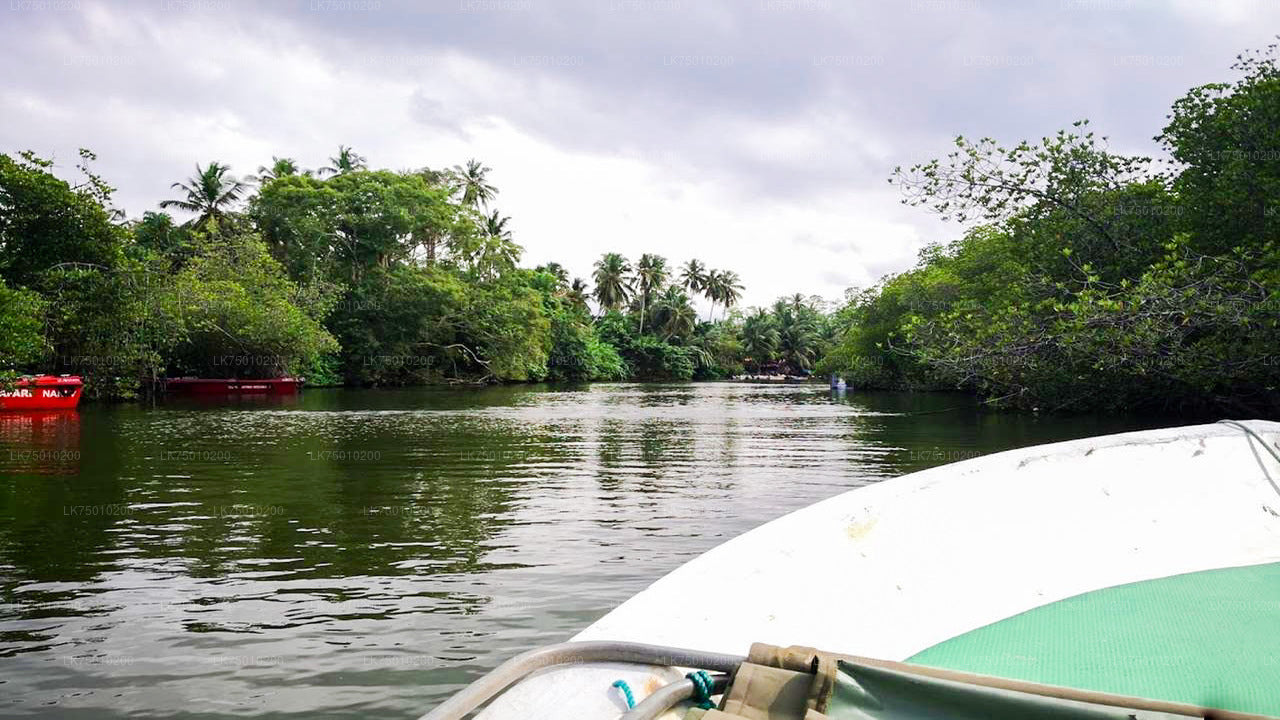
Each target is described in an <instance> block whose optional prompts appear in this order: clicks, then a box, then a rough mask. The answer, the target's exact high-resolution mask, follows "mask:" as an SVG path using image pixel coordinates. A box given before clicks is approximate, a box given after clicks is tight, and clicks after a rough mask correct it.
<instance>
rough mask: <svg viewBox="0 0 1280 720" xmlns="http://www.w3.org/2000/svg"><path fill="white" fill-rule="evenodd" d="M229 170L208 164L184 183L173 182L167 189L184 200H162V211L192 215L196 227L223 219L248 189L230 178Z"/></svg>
mask: <svg viewBox="0 0 1280 720" xmlns="http://www.w3.org/2000/svg"><path fill="white" fill-rule="evenodd" d="M230 171H231V168H230V167H227V166H226V165H223V164H221V163H216V162H211V163H209V164H208V165H206V166H205V167H204V168H201V167H200V166H199V165H196V174H195V175H193V176H192V177H191V178H190V179H188V180H187V181H186V182H185V183H181V182H176V183H174V184H173V185H171V186H170V187H172V188H173V189H175V190H181V191H182V192H183V193H184V194H185V195H186V198H185V199H183V200H162V201H161V202H160V207H162V208H178V209H179V210H185V211H187V212H189V213H196V214H197V215H198V217H197V218H196V224H197V225H204V224H208V223H212V225H213V226H214V227H217V221H218V220H219V219H221V218H223V217H225V216H226V214H227V212H229V211H230V209H231V206H232V205H234V204H235V203H236V202H238V201H239V200H240V196H241V195H242V194H244V191H245V190H246V189H248V187H249V186H248V185H246V184H245V183H243V182H240V181H239V180H236V179H235V178H234V177H232V176H231V175H228V174H227V173H229V172H230Z"/></svg>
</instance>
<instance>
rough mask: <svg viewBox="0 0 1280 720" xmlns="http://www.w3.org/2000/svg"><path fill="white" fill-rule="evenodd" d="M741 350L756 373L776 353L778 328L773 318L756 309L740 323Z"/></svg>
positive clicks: (765, 312) (764, 311)
mask: <svg viewBox="0 0 1280 720" xmlns="http://www.w3.org/2000/svg"><path fill="white" fill-rule="evenodd" d="M742 349H743V350H744V351H745V352H746V353H747V357H748V358H750V359H751V363H752V365H753V366H754V368H755V370H756V371H759V370H760V366H761V365H762V364H764V363H765V362H768V361H770V360H772V359H773V357H774V354H775V353H777V352H778V328H777V324H776V323H775V322H774V319H773V316H772V315H770V314H769V313H768V312H767V311H766V310H763V309H759V308H757V309H756V311H755V312H753V313H751V314H750V315H748V316H747V319H746V320H744V321H743V322H742Z"/></svg>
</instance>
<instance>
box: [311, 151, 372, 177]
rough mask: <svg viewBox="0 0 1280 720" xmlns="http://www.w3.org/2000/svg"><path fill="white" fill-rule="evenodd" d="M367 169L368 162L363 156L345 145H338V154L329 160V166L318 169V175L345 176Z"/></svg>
mask: <svg viewBox="0 0 1280 720" xmlns="http://www.w3.org/2000/svg"><path fill="white" fill-rule="evenodd" d="M368 167H369V165H368V160H367V159H366V158H365V157H364V156H363V155H358V154H356V151H355V150H352V149H351V148H350V147H349V146H347V145H339V146H338V154H337V155H334V156H333V157H331V158H329V164H328V165H327V166H325V167H322V168H320V174H321V175H346V174H347V173H350V172H356V171H357V170H365V169H367V168H368Z"/></svg>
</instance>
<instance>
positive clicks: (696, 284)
mask: <svg viewBox="0 0 1280 720" xmlns="http://www.w3.org/2000/svg"><path fill="white" fill-rule="evenodd" d="M680 282H681V284H683V285H684V288H685V289H686V290H688V291H689V292H691V293H700V292H702V291H703V289H704V288H705V287H706V286H707V268H706V266H705V265H703V264H702V261H701V260H698V259H696V258H695V259H693V260H690V261H689V262H687V263H685V264H684V267H682V268H681V269H680Z"/></svg>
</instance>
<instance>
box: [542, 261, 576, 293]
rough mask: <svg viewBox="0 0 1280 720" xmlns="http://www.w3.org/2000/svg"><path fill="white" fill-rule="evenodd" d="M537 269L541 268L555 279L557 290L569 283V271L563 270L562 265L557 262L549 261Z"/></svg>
mask: <svg viewBox="0 0 1280 720" xmlns="http://www.w3.org/2000/svg"><path fill="white" fill-rule="evenodd" d="M538 270H541V271H542V272H544V273H546V274H548V275H550V276H551V277H553V278H555V279H556V289H557V290H559V289H561V288H564V287H566V286H567V285H568V284H569V271H568V270H565V269H564V266H563V265H561V264H560V263H558V262H549V263H547V264H546V265H543V266H542V267H540V268H538Z"/></svg>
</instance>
